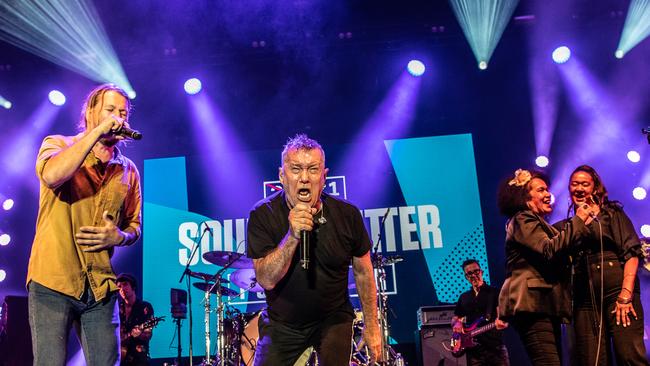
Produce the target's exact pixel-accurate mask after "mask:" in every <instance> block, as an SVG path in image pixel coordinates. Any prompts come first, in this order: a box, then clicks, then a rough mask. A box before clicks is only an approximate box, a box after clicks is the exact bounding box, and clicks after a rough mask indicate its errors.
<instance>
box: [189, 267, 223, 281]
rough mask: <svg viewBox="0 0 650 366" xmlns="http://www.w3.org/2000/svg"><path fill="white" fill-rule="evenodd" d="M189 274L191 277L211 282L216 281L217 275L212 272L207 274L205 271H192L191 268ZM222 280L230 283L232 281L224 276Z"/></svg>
mask: <svg viewBox="0 0 650 366" xmlns="http://www.w3.org/2000/svg"><path fill="white" fill-rule="evenodd" d="M187 275H188V276H190V277H194V278H197V279H199V280H203V281H210V282H214V281H215V276H216V275H211V274H207V273H203V272H193V271H190V270H188V271H187ZM220 282H221V283H229V282H230V281H228V280H227V279H225V278H223V277H222V278H221V281H220Z"/></svg>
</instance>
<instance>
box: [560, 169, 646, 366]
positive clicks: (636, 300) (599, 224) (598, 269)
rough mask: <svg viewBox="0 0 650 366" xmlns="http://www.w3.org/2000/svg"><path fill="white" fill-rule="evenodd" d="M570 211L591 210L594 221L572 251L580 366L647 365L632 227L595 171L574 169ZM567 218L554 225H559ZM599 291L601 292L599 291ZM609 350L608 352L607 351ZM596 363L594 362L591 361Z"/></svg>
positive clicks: (636, 245)
mask: <svg viewBox="0 0 650 366" xmlns="http://www.w3.org/2000/svg"><path fill="white" fill-rule="evenodd" d="M569 194H570V195H571V206H570V207H569V211H570V213H573V211H574V210H575V209H576V208H579V207H582V206H584V205H587V206H591V207H594V210H595V211H596V214H597V218H598V221H594V222H592V223H591V224H590V225H588V226H587V235H586V236H583V237H581V238H579V239H578V240H576V241H575V242H573V243H572V244H571V246H572V247H573V248H575V249H574V252H575V255H574V258H575V259H576V260H575V263H574V273H575V277H574V280H573V319H574V325H575V334H576V356H577V357H576V361H577V363H578V364H579V365H584V366H593V365H611V364H612V363H613V359H616V364H617V365H648V360H647V359H646V349H645V345H644V343H643V307H642V305H641V293H640V286H639V278H638V276H637V268H638V266H639V259H642V258H643V254H642V248H641V241H640V240H639V237H638V235H637V234H636V231H635V229H634V225H632V222H631V221H630V219H629V218H628V217H627V215H626V214H625V212H624V211H623V207H622V205H621V204H620V203H618V202H617V201H611V200H610V199H609V195H608V193H607V189H606V188H605V185H604V184H603V181H602V179H601V178H600V176H599V175H598V173H596V170H595V169H594V168H592V167H590V166H588V165H581V166H579V167H577V168H576V169H575V170H574V171H573V173H572V174H571V178H570V179H569ZM569 220H571V219H566V220H563V221H560V222H559V223H557V224H555V225H556V227H557V226H559V227H561V226H564V225H565V224H566V222H568V221H569ZM601 290H602V291H601ZM612 350H613V351H614V352H611V351H612ZM596 360H598V361H596Z"/></svg>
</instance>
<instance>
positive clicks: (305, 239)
mask: <svg viewBox="0 0 650 366" xmlns="http://www.w3.org/2000/svg"><path fill="white" fill-rule="evenodd" d="M300 266H301V267H302V268H303V269H308V268H309V231H306V230H300Z"/></svg>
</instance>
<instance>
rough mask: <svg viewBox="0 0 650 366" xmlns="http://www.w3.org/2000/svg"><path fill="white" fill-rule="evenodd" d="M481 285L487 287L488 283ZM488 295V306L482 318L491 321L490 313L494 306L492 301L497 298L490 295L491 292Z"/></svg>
mask: <svg viewBox="0 0 650 366" xmlns="http://www.w3.org/2000/svg"><path fill="white" fill-rule="evenodd" d="M483 286H485V287H487V286H488V285H487V284H485V283H484V284H483ZM479 293H480V292H479ZM489 296H490V298H489V300H488V306H487V308H486V309H485V315H484V316H483V319H485V321H486V322H487V323H489V322H491V321H492V313H493V311H492V309H495V308H496V304H495V303H494V301H495V300H496V298H497V297H496V296H492V293H490V294H489Z"/></svg>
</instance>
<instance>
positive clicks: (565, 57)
mask: <svg viewBox="0 0 650 366" xmlns="http://www.w3.org/2000/svg"><path fill="white" fill-rule="evenodd" d="M552 56H553V61H555V63H556V64H563V63H565V62H567V61H569V59H570V58H571V50H570V49H569V47H567V46H561V47H558V48H556V49H555V50H554V51H553V55H552Z"/></svg>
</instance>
